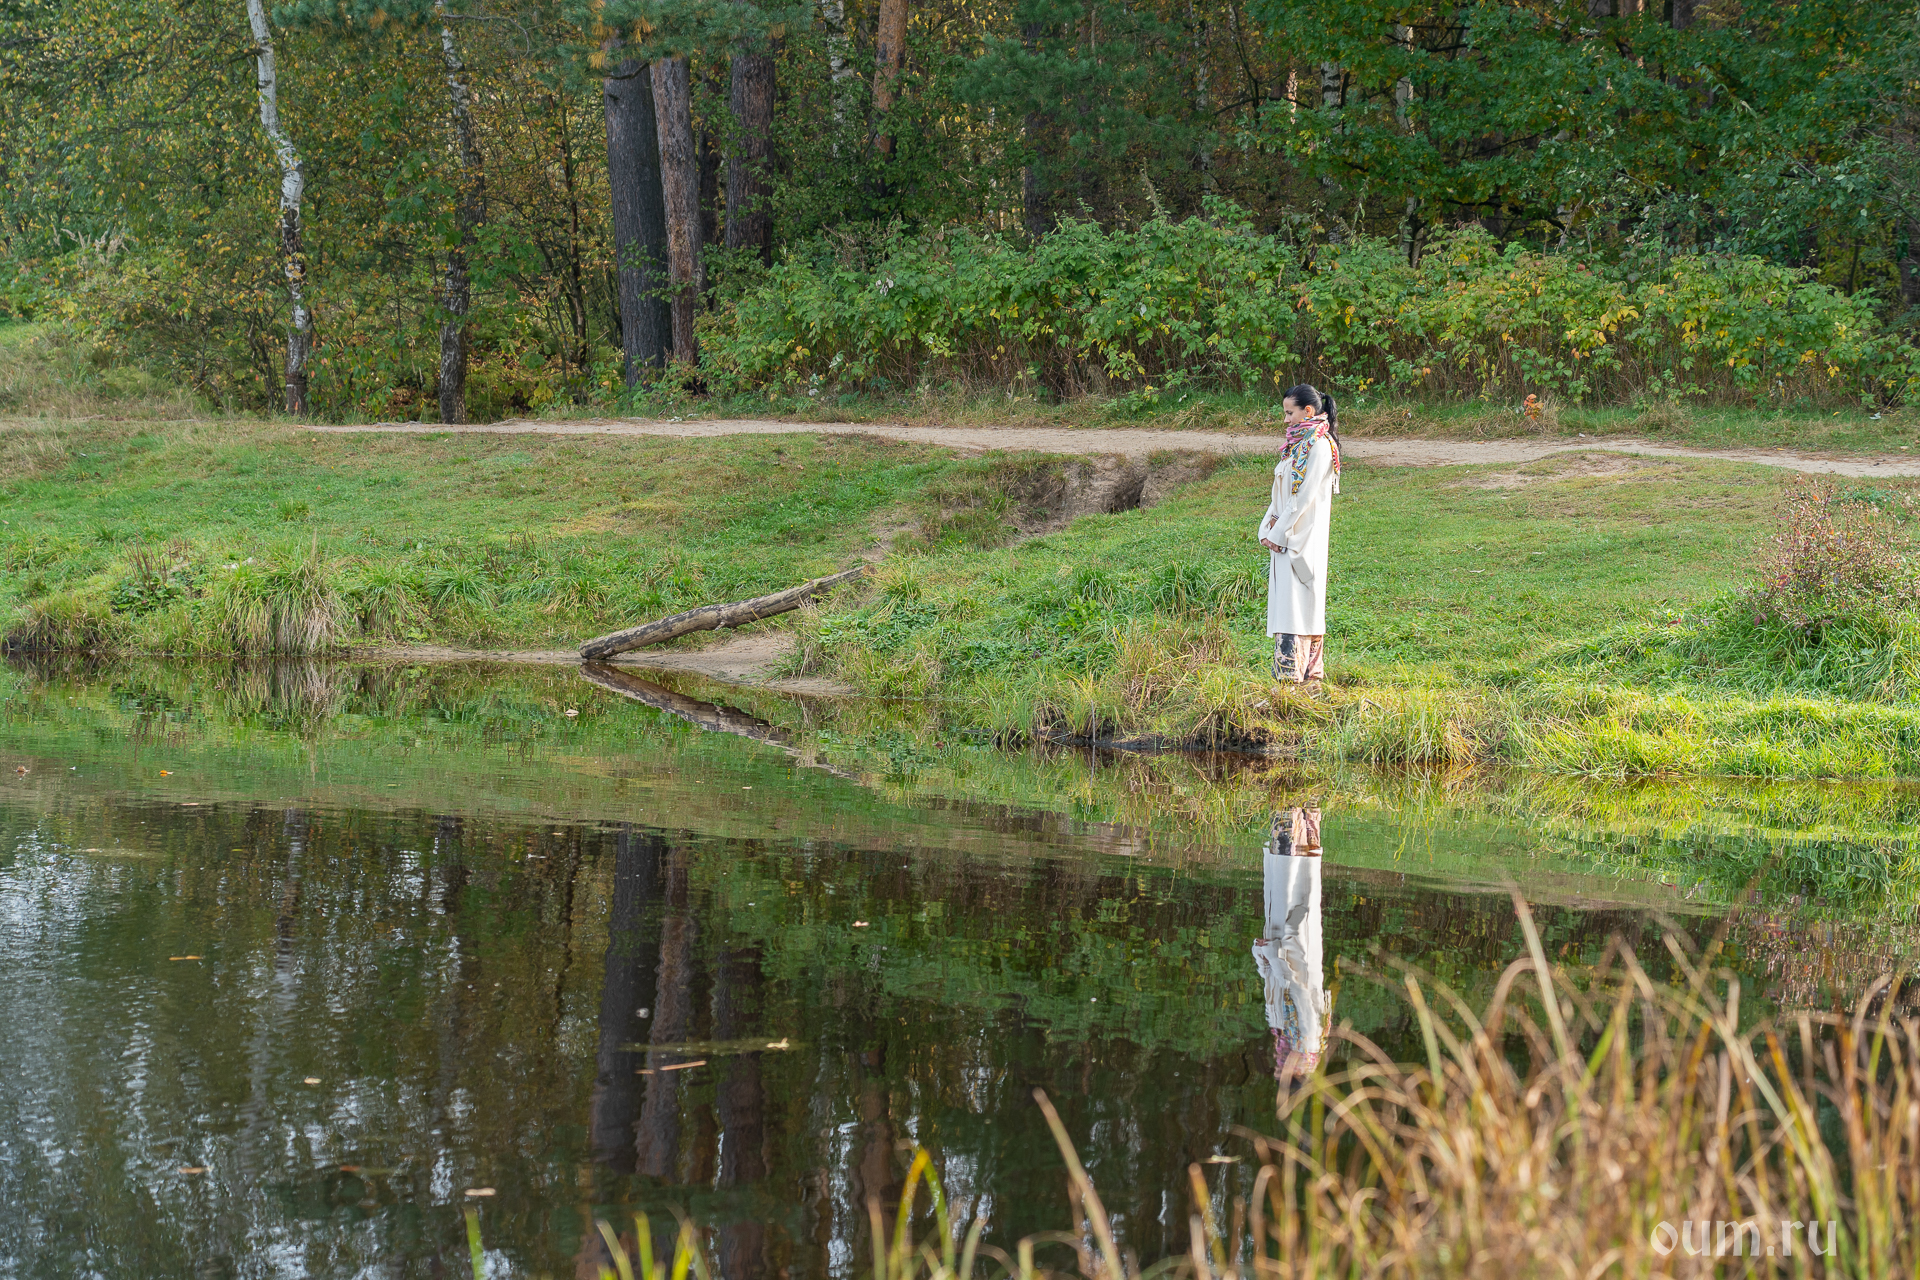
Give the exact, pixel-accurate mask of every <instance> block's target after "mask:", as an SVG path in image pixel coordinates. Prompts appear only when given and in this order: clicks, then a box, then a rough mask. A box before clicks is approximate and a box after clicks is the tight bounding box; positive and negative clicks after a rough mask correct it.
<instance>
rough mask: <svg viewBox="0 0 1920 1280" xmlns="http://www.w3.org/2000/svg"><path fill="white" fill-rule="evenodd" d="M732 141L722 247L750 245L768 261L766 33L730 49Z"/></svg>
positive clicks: (769, 61)
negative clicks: (734, 130) (725, 222)
mask: <svg viewBox="0 0 1920 1280" xmlns="http://www.w3.org/2000/svg"><path fill="white" fill-rule="evenodd" d="M729 88H730V90H731V92H730V95H729V96H730V101H729V104H728V105H729V106H731V107H732V109H733V123H734V128H735V129H736V130H737V131H738V132H737V133H736V134H735V135H734V140H733V146H732V147H730V148H728V152H727V248H729V249H752V250H753V251H754V252H755V253H756V254H758V255H759V256H760V260H761V261H762V262H772V261H773V215H772V212H771V211H770V210H769V209H768V207H767V202H768V200H769V198H771V196H772V195H773V181H772V173H773V88H774V86H773V54H772V52H771V51H770V44H769V41H768V40H767V39H766V38H765V37H749V38H747V39H744V40H742V41H741V42H740V44H739V45H738V46H737V47H736V48H735V50H734V54H733V82H732V84H731V85H730V86H729Z"/></svg>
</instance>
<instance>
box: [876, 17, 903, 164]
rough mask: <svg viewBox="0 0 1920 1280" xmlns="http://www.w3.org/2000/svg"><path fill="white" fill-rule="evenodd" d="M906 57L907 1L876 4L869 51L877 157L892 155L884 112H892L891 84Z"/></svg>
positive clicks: (891, 144)
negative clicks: (877, 13) (877, 19)
mask: <svg viewBox="0 0 1920 1280" xmlns="http://www.w3.org/2000/svg"><path fill="white" fill-rule="evenodd" d="M906 56H907V0H880V25H879V29H878V31H877V32H876V33H875V40H874V49H873V130H874V135H875V143H874V144H875V145H876V146H877V147H878V148H879V149H880V154H881V155H885V156H890V155H892V154H893V134H892V133H891V132H889V131H888V129H887V122H886V116H887V112H889V111H891V110H892V109H893V104H894V101H895V99H894V81H895V80H896V79H897V78H899V75H900V68H901V66H902V65H903V63H904V62H905V60H906Z"/></svg>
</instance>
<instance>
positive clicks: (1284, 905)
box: [1253, 808, 1332, 1083]
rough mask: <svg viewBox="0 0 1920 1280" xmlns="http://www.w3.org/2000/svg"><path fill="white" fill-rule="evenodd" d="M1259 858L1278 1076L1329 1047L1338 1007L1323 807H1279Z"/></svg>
mask: <svg viewBox="0 0 1920 1280" xmlns="http://www.w3.org/2000/svg"><path fill="white" fill-rule="evenodd" d="M1270 836H1271V838H1270V839H1269V840H1268V841H1267V846H1266V849H1265V852H1264V855H1263V857H1262V859H1261V862H1262V868H1261V882H1262V883H1261V888H1262V890H1263V893H1262V895H1261V896H1262V897H1263V898H1264V900H1265V907H1266V911H1265V915H1266V920H1265V922H1264V927H1263V928H1262V929H1261V931H1260V936H1259V937H1258V938H1257V939H1255V940H1254V944H1253V963H1254V966H1255V967H1256V968H1258V969H1259V970H1260V981H1261V985H1262V986H1264V987H1265V988H1266V991H1265V994H1266V1005H1267V1026H1268V1027H1269V1028H1270V1029H1271V1031H1272V1034H1273V1074H1274V1078H1275V1079H1278V1080H1280V1081H1281V1082H1283V1083H1284V1082H1286V1081H1288V1080H1291V1079H1293V1078H1295V1077H1298V1076H1304V1075H1307V1074H1310V1073H1311V1072H1312V1071H1313V1069H1314V1068H1315V1067H1316V1066H1318V1065H1319V1063H1320V1054H1321V1053H1322V1051H1323V1050H1324V1049H1325V1047H1326V1037H1327V1024H1328V1022H1329V1020H1330V1015H1331V1013H1332V1008H1331V1005H1330V1004H1329V1003H1328V1000H1327V975H1326V969H1325V967H1324V964H1323V960H1322V956H1321V940H1320V939H1321V936H1320V811H1319V810H1318V809H1309V808H1300V809H1283V810H1279V811H1277V812H1275V813H1274V815H1273V826H1272V830H1271V832H1270Z"/></svg>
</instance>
